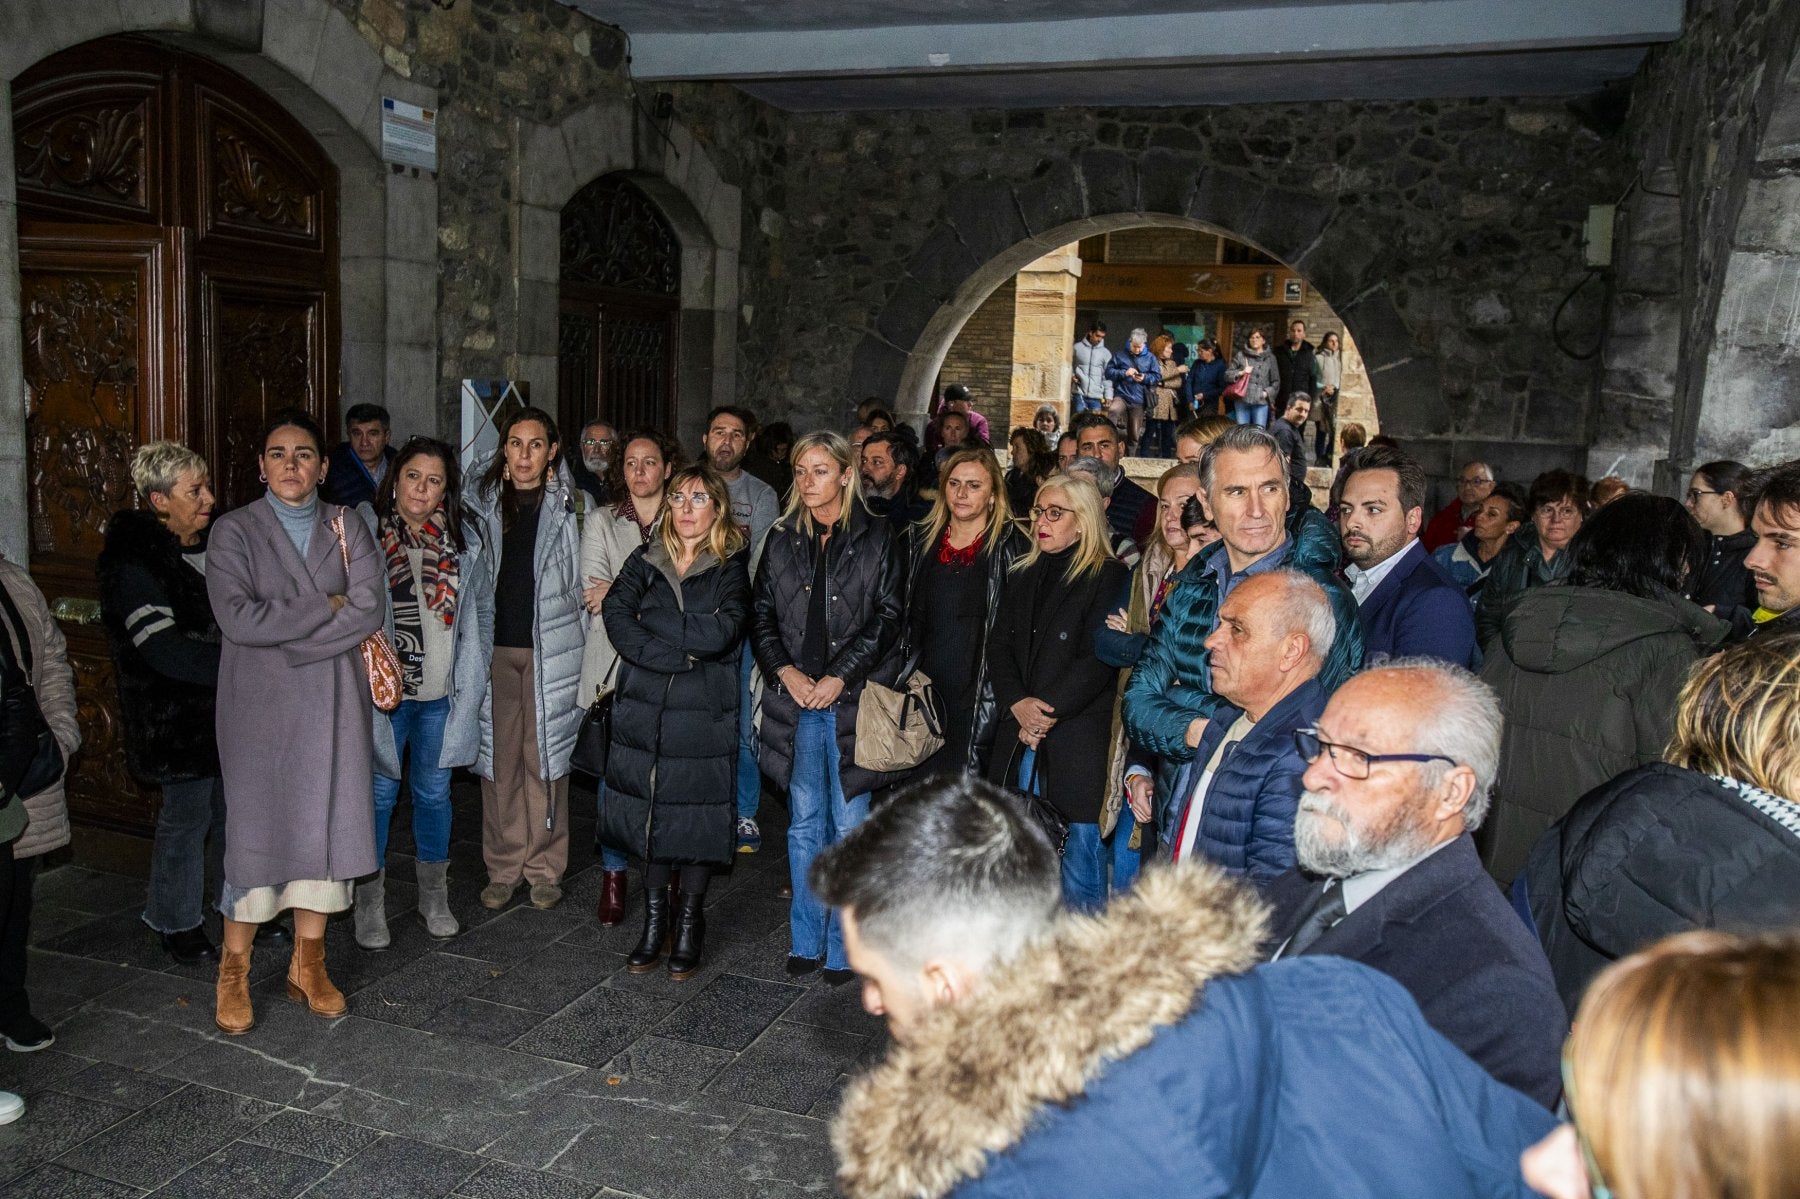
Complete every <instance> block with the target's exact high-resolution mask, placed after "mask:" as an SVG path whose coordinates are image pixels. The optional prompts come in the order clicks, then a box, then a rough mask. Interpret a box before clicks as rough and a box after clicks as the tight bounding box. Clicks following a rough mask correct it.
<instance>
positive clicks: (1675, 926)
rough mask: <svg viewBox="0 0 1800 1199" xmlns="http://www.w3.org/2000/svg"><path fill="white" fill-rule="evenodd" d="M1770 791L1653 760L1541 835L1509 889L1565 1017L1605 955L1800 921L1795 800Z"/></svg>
mask: <svg viewBox="0 0 1800 1199" xmlns="http://www.w3.org/2000/svg"><path fill="white" fill-rule="evenodd" d="M1773 802H1774V803H1775V804H1779V805H1781V806H1779V807H1774V808H1772V809H1771V811H1764V810H1762V809H1760V808H1759V807H1757V806H1756V805H1755V804H1754V803H1752V802H1751V801H1750V800H1749V799H1746V798H1745V797H1744V795H1743V794H1742V793H1740V792H1739V791H1738V790H1736V789H1735V788H1731V787H1727V786H1725V785H1724V784H1722V783H1719V782H1717V781H1715V780H1714V779H1711V778H1709V777H1707V776H1706V775H1704V774H1700V773H1697V772H1696V771H1692V770H1684V769H1682V768H1681V767H1679V766H1670V765H1668V764H1667V763H1664V762H1654V763H1652V764H1650V765H1648V766H1640V767H1638V768H1637V769H1636V770H1630V771H1627V772H1626V773H1624V774H1622V775H1620V776H1619V777H1618V778H1616V779H1614V780H1612V781H1611V782H1610V783H1607V784H1605V785H1604V786H1601V787H1598V788H1596V789H1594V790H1592V791H1590V792H1588V793H1587V794H1586V795H1584V796H1582V797H1581V799H1580V800H1579V801H1577V803H1576V804H1575V806H1574V807H1573V808H1571V809H1569V814H1568V815H1566V816H1564V817H1563V818H1562V819H1561V820H1560V821H1558V822H1557V824H1556V826H1555V827H1554V828H1552V829H1551V830H1550V831H1549V832H1548V833H1545V834H1544V836H1543V838H1542V839H1541V840H1539V841H1538V843H1537V845H1536V846H1535V847H1533V849H1532V851H1531V856H1530V858H1529V859H1528V860H1527V862H1526V864H1525V872H1524V874H1523V875H1521V876H1520V879H1519V882H1518V883H1517V884H1515V892H1514V898H1515V901H1517V900H1519V899H1523V900H1524V902H1525V903H1526V905H1527V906H1528V907H1529V909H1530V911H1531V918H1532V921H1533V923H1534V924H1536V926H1537V934H1538V939H1539V940H1540V941H1542V942H1543V945H1544V952H1545V954H1546V955H1547V956H1548V957H1549V958H1550V969H1551V971H1552V972H1553V973H1554V974H1555V975H1556V989H1557V990H1558V991H1560V992H1561V993H1562V998H1563V1003H1564V1004H1565V1005H1566V1006H1567V1008H1568V1012H1569V1015H1570V1017H1571V1018H1573V1017H1574V1015H1575V1009H1576V1007H1577V1006H1579V1005H1580V1003H1581V996H1582V993H1583V992H1584V991H1586V990H1587V986H1588V984H1589V983H1590V982H1592V981H1593V979H1594V976H1595V975H1596V974H1598V973H1600V971H1601V970H1602V969H1604V968H1605V967H1606V965H1607V963H1609V962H1612V961H1614V960H1616V959H1618V958H1621V957H1624V956H1625V955H1626V954H1629V953H1633V952H1636V951H1637V950H1639V949H1642V948H1643V947H1644V946H1646V945H1648V944H1650V943H1651V942H1652V941H1656V940H1659V939H1661V938H1663V937H1666V936H1670V935H1672V934H1674V933H1679V932H1686V931H1688V930H1689V929H1695V928H1724V929H1730V930H1734V931H1738V930H1755V929H1780V928H1788V927H1792V926H1793V925H1794V924H1795V923H1796V922H1797V921H1800V808H1795V807H1794V805H1792V804H1790V803H1788V802H1787V801H1786V800H1775V801H1773ZM1771 812H1772V813H1773V814H1771ZM1781 817H1785V823H1784V820H1783V819H1781ZM1519 888H1522V890H1520V889H1519Z"/></svg>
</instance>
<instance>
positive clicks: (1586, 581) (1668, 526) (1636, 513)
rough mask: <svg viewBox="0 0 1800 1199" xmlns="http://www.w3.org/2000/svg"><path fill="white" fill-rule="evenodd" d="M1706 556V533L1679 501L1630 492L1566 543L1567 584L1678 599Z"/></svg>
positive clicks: (1588, 522) (1645, 597)
mask: <svg viewBox="0 0 1800 1199" xmlns="http://www.w3.org/2000/svg"><path fill="white" fill-rule="evenodd" d="M1705 555H1706V534H1705V533H1704V532H1703V531H1702V530H1701V528H1700V525H1699V524H1698V523H1697V522H1696V521H1695V520H1694V518H1693V517H1692V516H1690V515H1689V514H1688V510H1687V509H1686V508H1683V507H1682V506H1681V504H1680V502H1678V501H1676V500H1672V499H1670V498H1669V497H1668V496H1666V495H1650V494H1648V493H1646V492H1642V491H1633V492H1629V493H1627V494H1625V495H1622V496H1620V497H1619V498H1618V499H1616V500H1614V501H1613V502H1612V503H1610V504H1607V505H1606V506H1605V507H1603V508H1601V509H1600V510H1599V511H1598V512H1596V513H1594V515H1592V516H1591V517H1589V518H1588V519H1587V520H1586V521H1585V522H1583V524H1582V526H1581V529H1580V531H1578V532H1577V533H1576V534H1575V540H1573V541H1571V542H1570V543H1569V585H1570V586H1572V587H1604V588H1605V589H1606V590H1608V591H1622V592H1624V593H1625V594H1626V595H1635V596H1638V597H1639V598H1640V599H1656V598H1658V597H1659V596H1661V595H1664V594H1667V593H1669V592H1674V593H1676V594H1680V593H1681V591H1682V589H1683V588H1684V587H1685V586H1686V585H1687V583H1688V581H1689V580H1690V579H1692V578H1693V576H1694V572H1695V571H1697V570H1699V569H1700V566H1701V564H1702V563H1703V562H1704V561H1705Z"/></svg>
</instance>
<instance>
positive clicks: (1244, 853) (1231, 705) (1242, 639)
mask: <svg viewBox="0 0 1800 1199" xmlns="http://www.w3.org/2000/svg"><path fill="white" fill-rule="evenodd" d="M1336 635H1337V626H1336V623H1335V622H1334V621H1333V620H1332V616H1331V603H1330V601H1329V600H1327V599H1326V598H1325V589H1324V588H1322V587H1320V586H1319V585H1318V584H1317V583H1315V582H1313V581H1312V580H1311V579H1309V578H1307V577H1306V576H1305V575H1303V574H1301V573H1300V572H1299V571H1297V570H1276V571H1271V572H1269V573H1268V574H1262V575H1257V576H1256V577H1255V578H1252V579H1247V580H1245V582H1244V585H1243V586H1242V587H1239V588H1238V589H1237V590H1236V591H1233V592H1232V593H1231V596H1230V598H1228V599H1227V600H1226V601H1225V603H1224V604H1223V605H1221V606H1220V608H1219V627H1218V628H1216V629H1214V630H1213V632H1212V635H1211V636H1210V637H1208V638H1207V639H1206V650H1207V653H1208V655H1209V656H1210V657H1211V660H1212V680H1213V689H1214V690H1215V691H1217V692H1218V693H1219V696H1220V697H1221V698H1222V699H1224V700H1225V705H1224V706H1222V707H1221V708H1219V709H1218V711H1216V712H1215V713H1213V718H1212V720H1211V721H1210V722H1208V724H1207V726H1206V732H1205V733H1204V734H1202V735H1201V738H1200V745H1199V747H1198V748H1197V749H1196V750H1195V751H1194V760H1193V761H1192V762H1190V763H1188V764H1187V766H1186V767H1184V768H1183V769H1182V772H1181V774H1180V775H1179V776H1177V778H1176V780H1175V786H1174V788H1173V792H1172V795H1171V797H1170V803H1169V810H1168V815H1169V825H1168V827H1167V828H1165V829H1163V830H1161V832H1160V834H1159V837H1158V841H1159V843H1160V844H1163V845H1167V846H1169V848H1170V851H1171V856H1172V857H1173V858H1174V859H1175V860H1176V861H1178V862H1184V861H1187V860H1189V859H1190V858H1195V859H1205V860H1207V861H1210V862H1213V863H1215V864H1217V865H1219V866H1222V867H1224V869H1225V872H1226V873H1227V874H1232V875H1248V876H1249V878H1250V881H1251V882H1253V883H1257V884H1262V883H1266V882H1268V881H1269V880H1270V879H1272V878H1274V877H1275V876H1277V875H1279V874H1281V873H1282V872H1283V871H1286V870H1291V869H1293V866H1294V813H1295V811H1296V810H1297V809H1298V807H1299V804H1300V776H1301V775H1302V774H1304V773H1306V760H1305V759H1304V758H1302V757H1301V756H1300V751H1299V750H1298V749H1297V748H1295V746H1294V730H1295V729H1303V728H1311V727H1312V726H1313V725H1314V724H1315V723H1317V722H1318V719H1319V714H1320V713H1322V712H1323V711H1324V710H1325V699H1326V695H1325V689H1324V688H1323V687H1321V686H1319V667H1320V666H1321V665H1322V664H1323V663H1324V661H1325V655H1326V654H1328V653H1330V652H1331V642H1332V639H1333V638H1334V637H1335V636H1336ZM1134 769H1137V768H1134Z"/></svg>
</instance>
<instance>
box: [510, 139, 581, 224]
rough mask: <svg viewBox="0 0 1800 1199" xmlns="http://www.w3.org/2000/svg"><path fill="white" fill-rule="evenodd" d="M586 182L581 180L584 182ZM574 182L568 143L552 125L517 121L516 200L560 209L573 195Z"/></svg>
mask: <svg viewBox="0 0 1800 1199" xmlns="http://www.w3.org/2000/svg"><path fill="white" fill-rule="evenodd" d="M585 181H586V180H582V182H585ZM576 187H577V181H576V177H575V172H574V168H572V167H571V166H570V165H569V147H568V143H566V142H564V141H563V136H562V131H561V130H560V129H557V128H556V127H555V126H553V125H540V124H537V123H536V122H533V121H520V122H519V199H520V200H521V201H523V202H524V203H526V204H536V205H538V206H539V207H542V208H550V209H556V210H561V208H562V206H563V205H564V204H565V203H566V202H567V201H568V199H569V197H570V196H572V195H574V194H575V191H576Z"/></svg>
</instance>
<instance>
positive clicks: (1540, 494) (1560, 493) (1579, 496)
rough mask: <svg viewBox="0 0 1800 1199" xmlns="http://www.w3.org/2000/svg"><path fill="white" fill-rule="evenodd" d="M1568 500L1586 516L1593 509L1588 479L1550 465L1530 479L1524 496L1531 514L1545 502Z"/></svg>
mask: <svg viewBox="0 0 1800 1199" xmlns="http://www.w3.org/2000/svg"><path fill="white" fill-rule="evenodd" d="M1564 500H1568V501H1569V502H1570V503H1571V504H1574V505H1575V506H1576V507H1577V508H1579V509H1580V510H1581V514H1582V515H1583V516H1586V515H1587V514H1588V513H1589V512H1592V511H1593V510H1594V489H1593V488H1592V487H1590V486H1588V481H1587V479H1586V478H1584V477H1583V476H1581V475H1578V474H1576V473H1575V472H1574V471H1572V470H1564V469H1563V468H1562V467H1560V466H1557V467H1552V468H1551V469H1550V470H1547V471H1545V472H1544V473H1543V474H1541V475H1539V476H1538V477H1537V478H1535V479H1533V480H1532V481H1531V491H1530V492H1529V493H1528V494H1527V496H1526V501H1527V503H1526V506H1527V507H1528V508H1529V509H1530V510H1531V515H1533V516H1535V515H1537V510H1538V509H1539V508H1542V507H1544V506H1545V505H1547V504H1560V503H1562V502H1563V501H1564Z"/></svg>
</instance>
